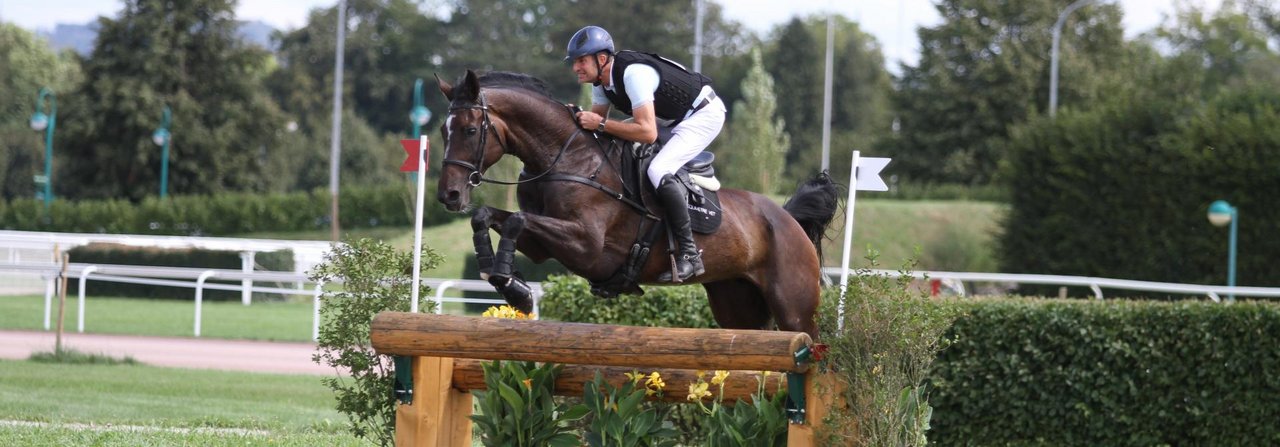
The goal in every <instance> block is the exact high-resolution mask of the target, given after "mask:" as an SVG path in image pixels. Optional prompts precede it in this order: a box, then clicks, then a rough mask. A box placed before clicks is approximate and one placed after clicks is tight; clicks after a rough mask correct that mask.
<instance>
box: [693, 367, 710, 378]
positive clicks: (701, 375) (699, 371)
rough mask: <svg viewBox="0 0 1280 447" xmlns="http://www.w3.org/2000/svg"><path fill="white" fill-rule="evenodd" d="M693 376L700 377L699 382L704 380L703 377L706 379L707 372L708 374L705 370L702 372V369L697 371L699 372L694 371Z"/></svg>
mask: <svg viewBox="0 0 1280 447" xmlns="http://www.w3.org/2000/svg"><path fill="white" fill-rule="evenodd" d="M693 374H694V375H696V376H698V380H702V378H703V377H706V376H707V372H706V371H703V370H701V369H699V370H697V371H694V373H693Z"/></svg>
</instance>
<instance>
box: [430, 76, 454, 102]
mask: <svg viewBox="0 0 1280 447" xmlns="http://www.w3.org/2000/svg"><path fill="white" fill-rule="evenodd" d="M432 74H433V75H435V76H436V84H439V85H440V93H442V94H444V99H447V100H449V101H450V102H452V101H453V86H452V85H449V83H448V82H444V79H440V74H439V73H432Z"/></svg>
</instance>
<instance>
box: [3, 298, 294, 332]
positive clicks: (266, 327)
mask: <svg viewBox="0 0 1280 447" xmlns="http://www.w3.org/2000/svg"><path fill="white" fill-rule="evenodd" d="M89 290H92V289H89ZM84 307H85V311H84V330H85V332H90V333H96V334H129V335H155V336H166V337H190V336H192V335H194V332H193V331H194V324H195V300H194V299H190V300H155V299H136V298H119V297H95V296H88V297H86V298H85V306H84ZM76 309H77V300H76V299H75V298H74V297H68V298H67V303H66V310H65V315H64V317H63V328H64V330H65V331H67V332H75V330H76ZM201 312H202V314H203V317H202V318H201V328H200V332H201V336H202V337H208V338H236V339H249V340H268V341H311V325H312V303H311V302H310V301H309V300H308V301H307V302H281V301H259V302H254V303H252V304H250V305H249V306H245V305H242V304H240V302H239V301H235V302H228V301H222V302H206V303H204V305H203V309H202V311H201ZM57 315H58V299H57V297H55V298H54V299H53V302H52V307H51V312H50V321H51V324H50V328H53V327H55V326H56V325H57ZM0 329H22V330H42V329H44V296H36V295H27V296H0Z"/></svg>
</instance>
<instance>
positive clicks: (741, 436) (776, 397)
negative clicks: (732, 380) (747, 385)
mask: <svg viewBox="0 0 1280 447" xmlns="http://www.w3.org/2000/svg"><path fill="white" fill-rule="evenodd" d="M769 374H771V373H770V372H769V371H762V372H761V373H760V375H759V376H758V377H757V379H756V380H757V382H756V383H757V384H758V385H757V387H756V392H755V393H753V394H752V395H751V400H750V402H748V401H746V400H741V401H738V402H737V403H736V404H735V405H734V406H732V407H726V406H724V405H723V402H724V381H725V379H727V378H728V377H729V371H716V373H715V376H714V377H712V378H711V383H707V382H705V381H703V380H702V376H699V377H698V381H697V382H696V383H693V384H691V385H689V397H688V400H691V401H696V403H697V405H698V409H699V410H702V415H703V416H704V418H703V419H704V420H703V421H701V425H702V427H704V429H705V431H706V433H705V435H704V436H705V438H706V439H705V440H704V441H703V442H702V443H701V444H699V445H706V446H707V447H740V446H758V447H774V446H785V445H787V428H788V427H789V425H788V423H789V421H788V420H787V414H786V408H785V407H786V403H787V389H786V388H785V387H784V386H783V383H784V382H781V381H779V382H778V389H777V390H774V394H773V397H769V396H768V395H767V394H766V393H765V389H764V386H765V379H766V378H767V377H768V376H769ZM708 386H718V387H719V392H718V393H716V399H715V400H714V401H713V402H712V403H711V407H710V408H708V407H707V406H706V405H705V404H704V403H703V402H702V398H703V397H706V396H710V395H711V392H710V391H708V390H707V388H708Z"/></svg>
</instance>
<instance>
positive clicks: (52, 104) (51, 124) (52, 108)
mask: <svg viewBox="0 0 1280 447" xmlns="http://www.w3.org/2000/svg"><path fill="white" fill-rule="evenodd" d="M45 98H49V114H48V115H44V113H43V112H41V111H40V109H41V108H43V107H42V106H43V105H44V100H45ZM40 126H43V127H40ZM31 127H32V128H33V129H35V130H36V131H40V130H43V131H44V194H43V196H44V197H43V199H44V217H45V219H46V220H48V219H49V202H51V201H53V132H54V129H55V128H57V127H58V97H57V95H54V94H53V90H49V88H48V87H40V93H38V94H37V95H36V113H35V114H34V115H32V116H31Z"/></svg>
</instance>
